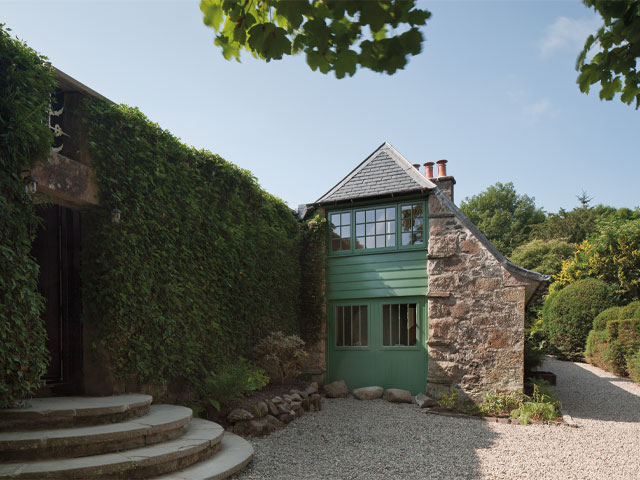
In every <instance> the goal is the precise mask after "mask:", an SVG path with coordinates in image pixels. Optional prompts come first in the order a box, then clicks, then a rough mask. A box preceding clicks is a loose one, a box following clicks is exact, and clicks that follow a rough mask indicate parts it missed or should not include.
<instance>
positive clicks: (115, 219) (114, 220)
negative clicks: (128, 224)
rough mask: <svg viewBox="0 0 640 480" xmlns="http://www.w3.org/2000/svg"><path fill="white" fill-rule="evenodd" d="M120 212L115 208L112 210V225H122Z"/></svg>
mask: <svg viewBox="0 0 640 480" xmlns="http://www.w3.org/2000/svg"><path fill="white" fill-rule="evenodd" d="M120 213H122V212H120V210H118V209H117V208H114V209H113V210H111V222H112V223H120Z"/></svg>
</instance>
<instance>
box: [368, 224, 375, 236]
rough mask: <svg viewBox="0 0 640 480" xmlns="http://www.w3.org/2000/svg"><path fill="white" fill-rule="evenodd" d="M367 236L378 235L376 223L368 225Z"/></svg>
mask: <svg viewBox="0 0 640 480" xmlns="http://www.w3.org/2000/svg"><path fill="white" fill-rule="evenodd" d="M366 228H367V235H374V234H375V233H376V224H375V223H367V226H366Z"/></svg>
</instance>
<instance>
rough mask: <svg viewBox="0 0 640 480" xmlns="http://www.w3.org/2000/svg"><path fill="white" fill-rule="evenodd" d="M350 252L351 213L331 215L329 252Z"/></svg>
mask: <svg viewBox="0 0 640 480" xmlns="http://www.w3.org/2000/svg"><path fill="white" fill-rule="evenodd" d="M344 250H347V251H348V250H351V212H343V213H332V214H331V251H333V252H340V251H344Z"/></svg>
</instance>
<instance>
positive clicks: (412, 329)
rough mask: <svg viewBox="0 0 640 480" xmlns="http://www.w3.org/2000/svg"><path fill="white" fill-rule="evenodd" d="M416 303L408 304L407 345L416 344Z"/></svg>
mask: <svg viewBox="0 0 640 480" xmlns="http://www.w3.org/2000/svg"><path fill="white" fill-rule="evenodd" d="M416 307H417V305H416V304H415V303H412V304H410V305H409V345H410V346H414V345H415V344H416V335H417V328H416V326H417V308H416Z"/></svg>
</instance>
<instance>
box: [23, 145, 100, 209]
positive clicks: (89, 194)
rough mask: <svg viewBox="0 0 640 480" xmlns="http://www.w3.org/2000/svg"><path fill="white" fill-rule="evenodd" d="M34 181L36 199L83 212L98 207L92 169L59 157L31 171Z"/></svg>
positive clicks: (53, 154)
mask: <svg viewBox="0 0 640 480" xmlns="http://www.w3.org/2000/svg"><path fill="white" fill-rule="evenodd" d="M31 175H32V176H33V177H34V178H35V179H36V180H37V182H38V187H37V192H38V193H37V195H38V196H39V197H40V198H44V199H46V200H49V199H50V200H51V201H52V202H53V203H55V204H59V205H63V206H67V207H72V208H86V207H97V206H99V205H100V202H99V196H98V183H97V180H96V175H95V171H94V170H93V168H91V167H89V166H87V165H85V164H83V163H80V162H77V161H75V160H71V159H70V158H67V157H65V156H64V155H60V154H58V153H54V152H52V153H50V154H49V158H48V159H47V160H45V161H43V162H39V163H37V164H36V165H35V166H34V167H33V168H31Z"/></svg>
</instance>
